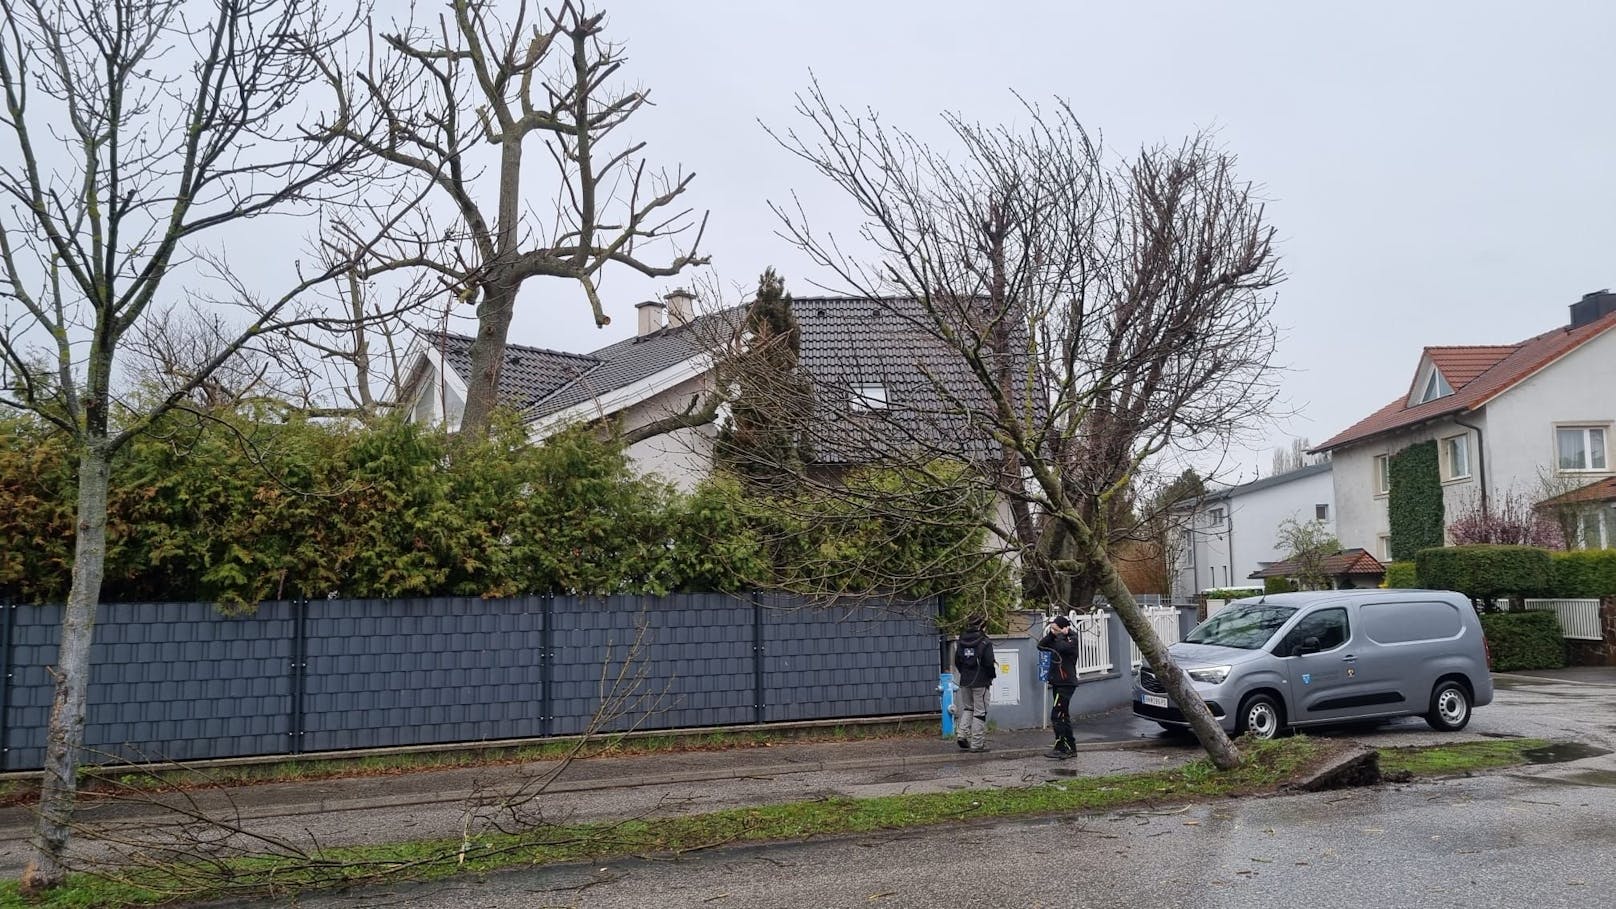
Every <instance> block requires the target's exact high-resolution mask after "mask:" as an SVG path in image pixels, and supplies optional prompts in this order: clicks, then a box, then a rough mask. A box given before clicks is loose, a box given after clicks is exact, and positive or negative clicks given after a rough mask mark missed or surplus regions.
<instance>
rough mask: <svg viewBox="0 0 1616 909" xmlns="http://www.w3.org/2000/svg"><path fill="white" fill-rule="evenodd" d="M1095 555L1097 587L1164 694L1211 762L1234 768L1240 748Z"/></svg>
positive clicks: (1104, 562)
mask: <svg viewBox="0 0 1616 909" xmlns="http://www.w3.org/2000/svg"><path fill="white" fill-rule="evenodd" d="M1091 556H1095V557H1096V558H1094V559H1091V560H1090V564H1093V565H1096V566H1098V571H1099V576H1100V577H1099V581H1100V590H1101V592H1102V593H1104V594H1105V596H1106V599H1108V600H1110V601H1111V608H1112V609H1114V610H1116V613H1117V616H1118V617H1119V618H1121V619H1122V627H1124V628H1126V629H1127V630H1128V636H1129V637H1131V638H1133V640H1134V643H1135V644H1138V645H1139V652H1140V653H1142V654H1144V657H1145V661H1146V662H1148V663H1150V667H1151V669H1152V670H1154V671H1155V673H1156V677H1157V678H1159V679H1161V681H1162V685H1163V686H1164V687H1166V689H1167V696H1168V697H1169V698H1171V699H1172V701H1173V704H1174V705H1176V706H1177V707H1178V709H1179V710H1182V711H1183V712H1184V719H1185V720H1187V721H1188V722H1189V724H1190V729H1191V730H1192V731H1193V732H1194V733H1195V737H1196V738H1197V739H1199V740H1200V742H1201V747H1202V748H1204V749H1206V753H1207V755H1208V756H1209V757H1211V758H1212V763H1213V764H1215V765H1217V768H1218V769H1219V770H1233V769H1234V768H1236V767H1238V766H1240V751H1239V749H1237V748H1235V746H1234V742H1231V741H1229V736H1228V734H1226V733H1225V732H1224V731H1223V727H1222V726H1219V725H1218V721H1217V720H1216V719H1214V718H1213V717H1212V711H1210V710H1208V709H1206V701H1203V700H1201V697H1200V695H1198V694H1196V693H1195V686H1194V685H1192V684H1191V683H1190V677H1189V676H1188V675H1186V674H1185V673H1184V670H1182V669H1180V668H1178V664H1177V663H1174V662H1173V661H1172V659H1170V658H1169V657H1168V656H1167V648H1166V647H1165V646H1163V644H1162V642H1161V638H1159V637H1157V636H1156V629H1154V628H1152V627H1150V622H1149V621H1148V620H1146V618H1145V614H1144V611H1143V610H1141V609H1140V608H1139V604H1138V603H1136V602H1134V599H1133V594H1132V593H1130V592H1129V591H1128V588H1127V586H1125V585H1124V584H1123V583H1122V576H1121V575H1119V574H1117V570H1116V568H1115V567H1113V566H1112V564H1111V563H1110V561H1109V560H1107V559H1105V558H1104V553H1103V552H1091Z"/></svg>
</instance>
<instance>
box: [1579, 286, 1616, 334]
mask: <svg viewBox="0 0 1616 909" xmlns="http://www.w3.org/2000/svg"><path fill="white" fill-rule="evenodd" d="M1613 312H1616V294H1613V293H1611V292H1610V288H1608V287H1607V288H1605V289H1604V290H1596V291H1594V292H1593V293H1586V294H1583V295H1582V299H1581V300H1578V301H1577V302H1575V303H1573V304H1571V327H1572V328H1581V327H1582V326H1584V325H1587V324H1588V323H1589V322H1595V321H1598V320H1599V319H1602V318H1604V317H1605V316H1608V315H1610V314H1611V313H1613Z"/></svg>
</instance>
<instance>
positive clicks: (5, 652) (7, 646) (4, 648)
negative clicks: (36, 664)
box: [0, 599, 17, 770]
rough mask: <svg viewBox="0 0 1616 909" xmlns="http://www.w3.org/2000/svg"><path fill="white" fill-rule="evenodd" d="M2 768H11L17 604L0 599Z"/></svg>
mask: <svg viewBox="0 0 1616 909" xmlns="http://www.w3.org/2000/svg"><path fill="white" fill-rule="evenodd" d="M0 611H3V612H4V613H5V618H4V620H0V770H10V769H11V677H12V675H13V672H12V668H11V641H12V638H13V637H14V636H15V635H14V631H15V624H16V621H17V604H16V603H13V602H11V600H9V599H6V600H0Z"/></svg>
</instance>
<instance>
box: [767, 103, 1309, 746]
mask: <svg viewBox="0 0 1616 909" xmlns="http://www.w3.org/2000/svg"><path fill="white" fill-rule="evenodd" d="M799 102H800V103H799V112H800V113H801V114H802V115H803V117H804V118H805V121H806V126H805V128H804V129H803V131H802V132H798V131H797V130H790V131H786V132H784V133H774V135H775V137H776V139H777V140H778V141H779V142H780V144H781V145H782V146H784V147H785V148H786V149H787V150H788V151H790V152H792V153H794V154H795V155H797V156H798V157H800V158H801V159H803V160H804V161H806V162H808V163H809V164H810V165H811V166H813V167H814V168H815V169H816V170H817V171H818V172H819V173H820V174H821V175H822V176H824V177H825V178H827V179H828V180H829V181H831V182H832V183H833V184H834V185H836V186H837V187H838V188H840V189H841V190H842V191H843V192H844V193H846V194H847V196H848V197H850V198H851V199H852V200H853V201H854V202H855V203H856V204H857V205H858V207H859V208H860V210H861V213H862V215H863V217H864V222H863V225H862V227H861V235H862V238H863V240H864V241H865V244H866V248H867V250H868V252H867V253H865V254H864V255H854V254H851V253H847V252H845V251H844V247H842V246H839V245H838V243H837V241H836V240H835V239H834V238H833V237H830V236H828V235H825V234H822V233H820V232H818V231H816V230H815V229H813V228H812V226H811V225H810V223H809V221H808V217H807V213H806V210H805V209H804V207H803V206H802V204H801V202H800V201H799V202H798V203H797V204H796V205H795V206H794V207H793V208H790V209H787V208H783V207H781V208H777V209H776V211H777V213H778V214H779V216H780V217H781V219H782V221H783V223H784V231H785V233H786V234H787V235H788V236H789V237H790V238H791V239H793V240H794V241H795V242H796V243H797V244H798V245H799V246H800V247H801V248H802V249H804V250H805V251H806V252H807V253H808V254H809V255H810V256H811V257H812V258H813V259H814V260H815V261H816V262H817V263H819V264H820V265H821V266H823V267H825V268H827V269H828V270H830V271H831V272H832V273H834V274H835V275H836V276H837V278H838V279H839V281H840V282H841V283H842V284H843V285H844V286H845V288H846V289H847V290H848V291H849V292H851V293H854V294H857V295H860V296H863V297H866V298H868V299H869V300H871V301H872V302H873V303H875V304H876V305H877V307H878V308H880V309H881V310H882V313H883V315H884V316H886V317H887V320H888V321H889V324H896V325H898V326H900V327H901V330H902V331H904V332H907V333H908V334H906V335H905V336H904V341H905V342H907V341H908V340H909V337H910V335H914V336H924V337H925V338H927V339H930V343H932V344H934V345H941V346H942V347H943V348H945V349H946V350H947V351H948V352H949V353H950V355H951V356H950V358H949V359H948V361H947V362H941V361H936V360H933V359H917V360H916V361H915V362H913V363H911V365H910V369H911V371H912V373H914V374H917V375H919V376H920V377H922V378H923V382H922V384H923V385H924V391H925V394H923V395H922V394H916V395H915V396H913V397H912V398H909V399H905V398H903V397H902V396H894V397H892V398H890V399H889V400H888V401H887V402H886V404H885V405H884V406H883V407H882V408H881V409H880V410H879V411H877V412H876V415H875V417H874V418H876V419H881V420H882V421H884V426H885V427H886V428H887V430H888V431H887V432H886V433H884V434H883V433H871V434H869V435H870V436H871V437H872V438H875V439H880V438H885V439H887V440H888V444H887V445H886V446H885V447H884V448H882V449H881V450H880V451H879V452H878V453H874V454H872V456H874V457H879V458H880V459H881V461H882V463H889V464H911V465H917V464H921V463H926V462H929V461H930V460H933V459H935V458H936V457H937V456H939V455H940V454H948V455H950V456H954V457H959V456H962V455H963V456H965V457H967V458H968V459H969V460H970V461H971V462H972V463H973V464H975V465H976V467H977V469H978V476H979V481H980V482H981V483H984V484H986V485H987V486H989V487H990V488H991V489H992V491H993V492H994V493H995V494H996V495H997V497H998V499H999V501H1000V502H1001V503H1002V508H1003V510H1004V511H1005V512H1006V513H1007V516H1006V518H1005V519H1004V520H993V517H992V516H991V515H985V516H984V520H986V521H988V522H989V523H990V525H991V526H992V527H993V528H994V530H995V532H996V533H998V534H999V536H1000V538H1001V540H1002V541H1003V543H1004V545H1005V547H1006V548H1007V549H1008V550H1010V551H1011V552H1012V553H1013V555H1014V556H1015V557H1016V558H1017V559H1018V560H1019V561H1020V564H1021V565H1022V566H1023V570H1024V574H1025V578H1026V589H1027V592H1028V594H1029V595H1030V596H1032V597H1034V598H1035V599H1037V600H1039V601H1042V602H1045V603H1048V604H1049V605H1050V606H1051V607H1053V608H1059V609H1061V610H1062V611H1064V610H1065V609H1066V608H1067V607H1069V606H1077V607H1081V608H1087V606H1088V605H1089V596H1088V591H1091V590H1092V591H1098V592H1099V593H1101V594H1103V595H1104V596H1105V597H1106V599H1107V600H1108V601H1109V603H1110V605H1111V606H1112V607H1113V608H1114V609H1115V610H1116V612H1117V615H1118V616H1119V617H1120V618H1121V620H1122V622H1123V625H1124V626H1125V627H1126V628H1127V630H1128V633H1129V635H1130V636H1131V637H1132V638H1133V639H1134V640H1135V641H1136V642H1137V643H1138V644H1139V647H1140V649H1141V651H1142V652H1143V653H1144V655H1145V658H1146V659H1147V660H1149V661H1150V663H1151V665H1152V666H1154V667H1156V669H1157V674H1158V676H1159V677H1160V678H1161V679H1162V680H1163V682H1164V683H1165V684H1166V686H1167V688H1168V692H1169V694H1170V696H1171V697H1172V699H1173V701H1174V703H1175V704H1177V705H1178V706H1179V708H1180V709H1182V710H1183V711H1184V713H1185V716H1186V718H1187V720H1188V721H1189V722H1190V724H1191V727H1192V728H1193V729H1194V731H1195V732H1196V734H1197V736H1199V738H1200V740H1201V742H1202V744H1203V745H1204V746H1205V747H1206V749H1207V751H1208V753H1209V754H1210V755H1211V756H1212V758H1213V760H1214V761H1215V762H1216V763H1217V765H1218V766H1220V767H1224V768H1228V767H1232V766H1234V765H1235V764H1237V763H1238V761H1239V753H1238V752H1237V751H1236V750H1235V748H1234V747H1233V745H1232V744H1231V743H1230V741H1229V739H1228V737H1227V736H1226V735H1225V734H1224V732H1223V730H1222V729H1221V728H1220V727H1219V726H1218V724H1217V722H1216V721H1215V720H1214V719H1213V718H1212V716H1211V714H1210V713H1209V712H1208V711H1207V708H1206V705H1205V703H1204V702H1203V701H1202V700H1201V699H1200V698H1199V697H1198V696H1197V695H1196V694H1195V690H1194V688H1193V687H1192V685H1191V683H1190V681H1189V679H1188V677H1187V676H1186V675H1185V674H1184V673H1183V672H1182V671H1181V670H1179V669H1178V667H1177V666H1176V665H1174V664H1173V662H1172V661H1171V659H1170V658H1169V656H1168V653H1167V650H1166V647H1165V646H1164V645H1162V643H1161V641H1160V640H1159V639H1158V638H1157V637H1156V635H1155V634H1154V632H1153V631H1152V630H1151V628H1150V625H1149V623H1148V622H1147V621H1146V619H1145V617H1144V614H1143V612H1142V611H1141V610H1140V608H1139V606H1138V604H1137V603H1136V602H1135V600H1134V598H1133V596H1132V594H1131V593H1130V592H1129V591H1128V589H1127V587H1126V586H1125V585H1124V584H1123V583H1122V580H1121V578H1120V576H1119V574H1118V572H1117V569H1116V565H1115V563H1114V562H1113V560H1112V558H1111V553H1110V551H1109V544H1110V540H1111V535H1112V532H1113V520H1114V517H1115V515H1116V514H1117V513H1118V510H1119V509H1120V508H1121V505H1122V502H1123V501H1124V499H1125V497H1126V496H1132V497H1133V498H1134V499H1135V500H1136V501H1148V500H1151V499H1152V498H1153V497H1152V496H1150V495H1149V494H1148V492H1147V494H1145V495H1140V494H1139V490H1138V488H1137V486H1136V482H1137V480H1138V478H1139V477H1140V476H1142V475H1145V474H1147V473H1149V472H1150V471H1151V469H1152V467H1153V466H1154V465H1155V464H1156V463H1157V462H1158V461H1159V459H1160V458H1161V457H1162V456H1163V455H1164V454H1165V453H1167V452H1168V451H1169V450H1170V449H1171V450H1173V451H1177V452H1207V451H1216V450H1218V449H1219V448H1220V446H1227V444H1228V443H1229V441H1230V440H1232V439H1234V438H1236V437H1238V435H1239V434H1240V433H1241V432H1242V431H1243V430H1245V429H1248V428H1250V427H1254V426H1258V425H1261V423H1262V422H1263V420H1264V419H1265V418H1266V414H1267V409H1268V406H1269V404H1270V403H1271V402H1272V401H1273V399H1274V396H1275V393H1276V389H1275V386H1274V383H1273V381H1272V372H1271V370H1270V367H1269V358H1270V356H1271V354H1272V351H1273V346H1274V338H1275V334H1274V329H1273V327H1272V325H1271V323H1270V321H1269V318H1268V316H1269V312H1270V309H1271V306H1272V295H1271V293H1270V291H1271V288H1272V287H1273V286H1274V285H1275V284H1276V283H1278V282H1279V280H1281V277H1282V275H1281V272H1280V270H1279V267H1278V260H1277V257H1276V254H1275V252H1274V250H1273V247H1272V233H1273V231H1272V228H1271V227H1269V225H1268V223H1267V221H1266V218H1265V215H1264V210H1263V206H1262V204H1261V202H1260V200H1259V199H1258V197H1257V194H1256V191H1255V190H1254V188H1253V187H1252V186H1251V185H1250V184H1248V183H1245V182H1243V181H1241V180H1240V179H1239V178H1238V177H1237V176H1236V174H1235V170H1234V159H1233V157H1232V156H1230V155H1229V154H1227V153H1225V152H1222V151H1221V150H1219V149H1218V148H1216V147H1215V145H1214V144H1213V143H1212V141H1211V139H1210V138H1209V137H1208V136H1206V135H1198V136H1195V137H1192V138H1190V139H1188V140H1186V141H1185V142H1183V143H1181V144H1179V145H1176V146H1155V147H1149V148H1145V149H1142V150H1141V151H1140V152H1139V153H1137V154H1136V155H1134V156H1132V157H1131V158H1129V159H1127V160H1125V161H1123V162H1121V163H1120V164H1116V165H1112V164H1109V163H1107V162H1106V160H1105V157H1104V154H1103V152H1102V150H1101V147H1100V145H1099V143H1098V141H1097V140H1095V139H1093V138H1092V137H1091V136H1090V134H1089V133H1088V132H1087V131H1086V130H1085V129H1084V127H1083V126H1082V124H1081V123H1080V122H1079V120H1078V119H1077V117H1076V115H1075V114H1073V112H1072V111H1071V109H1070V108H1069V107H1068V106H1067V105H1066V104H1064V103H1057V104H1056V105H1055V107H1054V109H1053V110H1052V111H1048V112H1046V111H1043V110H1040V109H1039V108H1038V107H1036V106H1034V105H1030V104H1025V105H1024V107H1025V110H1024V117H1025V119H1026V121H1027V122H1028V123H1029V125H1028V126H1027V127H1026V128H1025V129H1024V130H1020V131H1016V130H1013V129H1011V128H1008V127H994V126H983V125H980V124H975V123H969V122H966V121H964V120H962V119H960V118H958V117H947V118H945V123H946V125H947V127H948V132H949V134H950V135H951V137H952V139H954V140H955V142H956V144H957V145H958V150H957V151H958V154H957V155H955V154H950V153H945V152H941V151H937V150H934V149H933V148H931V147H929V146H928V145H926V144H925V143H924V142H922V141H920V140H919V139H917V138H915V137H914V136H913V135H911V134H909V133H905V132H902V131H897V130H893V129H890V128H888V127H885V126H883V125H882V124H881V123H880V122H879V120H878V119H877V118H876V116H875V115H874V114H873V113H872V114H870V115H868V116H866V117H860V116H858V115H856V114H854V113H852V112H850V111H848V110H846V109H842V108H836V107H833V106H832V105H831V104H830V103H829V102H828V101H827V100H826V98H825V97H824V95H823V94H822V92H821V91H820V90H819V88H818V86H817V85H816V86H814V87H813V88H812V89H811V90H810V91H809V92H808V93H807V95H805V96H803V97H801V98H800V99H799ZM816 378H817V377H816ZM822 390H823V391H825V392H826V393H829V391H830V390H829V389H824V388H823V386H822ZM921 402H923V403H921ZM923 426H924V427H929V428H923Z"/></svg>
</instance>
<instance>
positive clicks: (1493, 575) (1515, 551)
mask: <svg viewBox="0 0 1616 909" xmlns="http://www.w3.org/2000/svg"><path fill="white" fill-rule="evenodd" d="M1414 565H1415V572H1416V573H1417V574H1418V576H1419V583H1420V586H1422V587H1427V588H1430V589H1432V590H1457V591H1459V592H1460V593H1462V594H1464V595H1466V596H1468V597H1470V598H1472V599H1476V600H1483V601H1486V602H1487V603H1489V604H1490V603H1491V602H1492V601H1493V600H1496V599H1497V598H1498V597H1501V596H1528V597H1530V596H1542V595H1543V594H1545V593H1547V592H1548V591H1549V565H1550V560H1549V551H1548V550H1547V549H1538V548H1537V547H1535V546H1500V545H1493V544H1486V543H1482V544H1476V545H1472V546H1446V547H1440V548H1434V549H1422V550H1420V552H1419V554H1418V555H1416V556H1415V558H1414Z"/></svg>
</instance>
